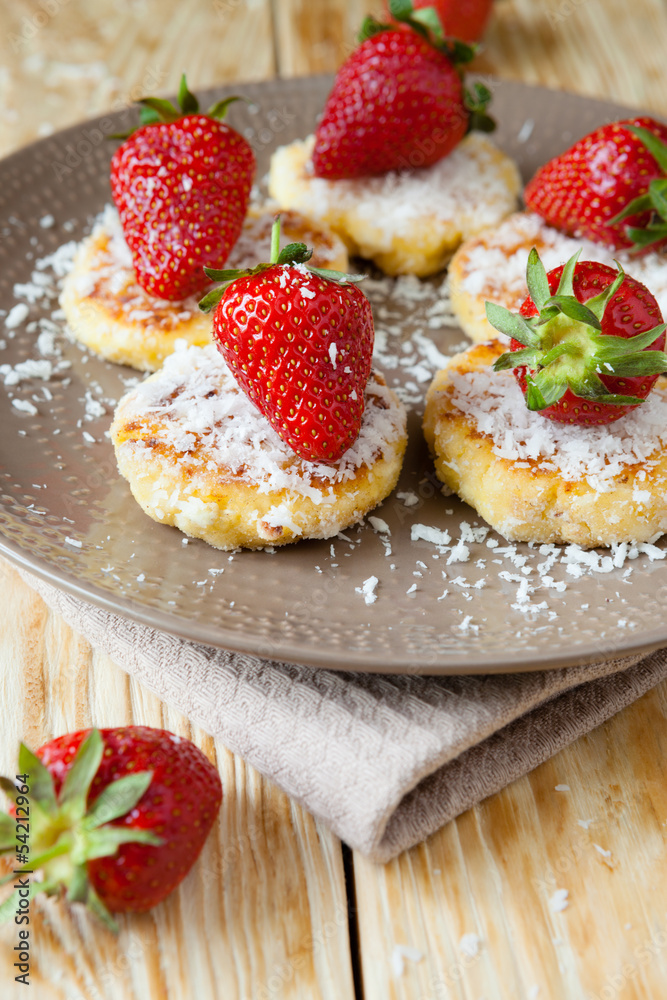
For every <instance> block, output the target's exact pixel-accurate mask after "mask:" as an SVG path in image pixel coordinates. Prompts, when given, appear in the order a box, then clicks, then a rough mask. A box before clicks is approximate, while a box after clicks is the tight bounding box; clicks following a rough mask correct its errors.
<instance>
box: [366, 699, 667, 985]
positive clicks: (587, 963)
mask: <svg viewBox="0 0 667 1000" xmlns="http://www.w3.org/2000/svg"><path fill="white" fill-rule="evenodd" d="M557 785H568V786H569V790H567V791H556V786H557ZM665 817H667V684H663V685H662V687H661V688H659V689H658V690H657V691H655V692H653V693H651V694H649V695H647V696H646V697H644V698H642V699H641V700H640V701H639V702H637V703H636V704H635V705H633V706H632V707H631V708H629V709H628V710H626V711H625V712H623V713H621V714H620V715H619V716H617V717H616V718H615V719H613V720H612V721H611V722H610V723H608V724H607V725H606V726H603V727H601V728H600V729H598V730H596V731H595V732H594V733H592V734H590V735H589V736H588V737H586V738H584V739H581V740H579V741H578V742H577V743H576V744H575V745H574V746H572V747H571V748H569V749H567V750H565V751H563V752H561V753H560V754H558V756H557V757H555V758H554V759H553V760H552V761H549V762H548V763H546V764H544V765H543V766H542V767H540V768H538V769H537V770H536V771H534V772H533V773H532V774H531V775H529V776H528V777H526V778H525V779H523V780H522V781H518V782H515V783H514V784H513V785H512V786H510V787H509V788H508V789H506V790H505V791H504V792H502V793H501V794H499V795H496V796H493V797H492V798H491V799H489V800H487V801H486V802H484V803H482V804H481V805H480V806H478V807H477V808H476V809H473V810H470V811H469V812H468V813H466V814H465V815H464V816H462V817H460V818H459V819H458V820H457V821H455V822H453V823H450V824H449V825H448V826H447V827H445V829H444V830H442V831H441V832H440V833H438V834H436V835H434V836H433V837H431V838H430V839H429V840H428V841H427V842H426V843H425V844H424V845H422V846H420V847H418V848H416V849H414V850H412V851H409V852H407V853H406V854H404V855H402V856H401V857H400V858H399V859H398V860H397V861H395V862H393V863H392V864H390V865H387V866H386V867H384V868H382V867H379V866H375V865H373V864H371V863H369V862H368V861H365V860H363V859H362V858H360V857H359V856H355V880H356V892H357V906H358V911H359V917H358V919H359V928H360V939H361V954H362V968H363V980H364V996H365V1000H388V998H391V1000H394V998H396V1000H413V998H417V997H419V998H421V997H422V996H424V997H426V996H428V997H434V998H440V997H443V998H444V997H447V998H448V1000H449V998H451V1000H478V998H479V997H484V1000H506V998H509V997H517V998H521V1000H526V998H539V1000H572V998H574V997H576V998H579V997H581V998H584V997H586V998H591V1000H593V998H595V1000H599V998H601V997H603V998H611V997H614V998H615V997H616V996H617V995H618V996H619V997H622V998H623V1000H662V998H663V997H664V995H665V982H667V914H666V912H665V899H667V864H665V860H666V858H667V832H666V829H665ZM579 821H582V823H583V824H585V827H586V828H585V827H584V826H582V825H580V822H579ZM589 821H590V822H589ZM559 889H562V890H567V892H568V894H569V895H568V905H567V907H566V908H565V909H564V910H562V912H556V910H555V908H554V907H555V899H554V894H555V893H556V892H557V890H559ZM469 934H474V935H477V936H478V937H479V939H480V940H479V947H478V951H477V954H470V955H466V947H465V944H466V942H465V940H463V944H462V939H464V936H465V935H469ZM396 945H403V946H408V947H411V948H414V949H416V950H417V952H419V953H421V955H422V956H423V957H422V958H421V960H420V961H411V960H410V959H409V958H408V959H406V960H405V961H404V966H405V968H404V972H403V975H397V971H396V969H392V955H393V953H394V948H395V946H396ZM469 949H470V951H471V952H473V951H474V950H475V949H474V944H472V945H471V944H470V943H469ZM605 991H606V992H605Z"/></svg>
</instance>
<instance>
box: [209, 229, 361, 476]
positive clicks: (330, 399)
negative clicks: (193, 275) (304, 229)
mask: <svg viewBox="0 0 667 1000" xmlns="http://www.w3.org/2000/svg"><path fill="white" fill-rule="evenodd" d="M279 238H280V223H279V220H278V219H276V222H275V224H274V229H273V233H272V240H271V263H270V264H259V265H258V266H257V267H255V268H253V269H252V270H250V269H247V270H244V271H212V270H209V269H207V272H206V273H207V274H208V276H209V277H210V278H212V279H213V280H214V281H223V282H225V285H224V286H223V287H221V288H218V289H215V290H214V291H213V292H211V293H209V295H207V296H206V298H205V299H203V300H202V302H201V303H200V308H201V309H203V310H204V311H205V312H208V311H209V310H210V309H212V308H213V306H214V305H216V304H217V308H216V311H215V315H214V317H213V334H214V337H215V339H216V341H217V344H218V348H219V350H220V351H221V353H222V355H223V357H224V359H225V361H226V362H227V364H228V366H229V368H230V369H231V371H232V373H233V375H234V377H235V378H236V380H237V382H238V383H239V385H240V386H241V388H242V389H243V391H244V392H245V393H246V395H247V396H248V397H249V398H250V399H251V400H252V401H253V403H255V405H256V406H257V407H258V408H259V409H260V410H261V411H262V413H263V414H264V416H265V417H266V418H267V420H268V421H269V423H270V424H271V425H272V427H273V428H274V429H275V430H276V431H277V433H278V434H279V435H280V437H281V438H283V440H284V441H286V442H287V444H288V445H289V446H290V448H291V449H292V450H293V451H295V452H296V454H297V455H299V456H300V457H301V458H304V459H306V460H307V461H311V462H325V463H330V464H333V463H335V462H337V461H338V459H339V458H340V457H341V456H342V455H343V454H344V453H345V452H346V451H347V449H348V448H349V447H350V446H351V445H352V444H353V443H354V441H355V440H356V439H357V437H358V435H359V431H360V428H361V421H362V417H363V413H364V390H365V388H366V383H367V382H368V376H369V374H370V369H371V357H372V354H373V339H374V329H373V315H372V312H371V307H370V303H369V302H368V299H367V298H366V296H365V295H364V294H363V293H362V292H361V291H360V290H359V289H358V288H356V287H355V285H354V284H353V282H355V281H359V280H360V278H361V276H359V275H346V274H341V273H340V272H338V271H327V270H323V269H320V268H314V267H306V264H305V262H306V261H307V260H309V258H310V256H311V253H312V251H309V250H308V249H307V248H306V246H305V245H304V244H303V243H291V244H290V245H289V246H287V247H285V248H284V250H283V251H282V252H280V253H279V251H278V245H279Z"/></svg>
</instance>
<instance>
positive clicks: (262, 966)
mask: <svg viewBox="0 0 667 1000" xmlns="http://www.w3.org/2000/svg"><path fill="white" fill-rule="evenodd" d="M0 593H2V595H3V600H2V602H0V699H1V704H2V706H3V712H2V741H0V773H2V774H13V773H14V772H15V758H16V750H17V748H18V742H19V740H20V739H23V740H24V741H25V742H26V743H28V744H29V745H31V746H33V747H37V746H39V745H40V744H41V743H43V742H44V741H45V740H46V739H48V738H50V737H51V736H52V735H57V734H60V733H64V732H68V731H71V730H76V729H78V728H81V727H84V726H89V725H91V724H95V725H98V726H113V725H121V724H127V723H129V722H134V723H137V724H140V725H150V726H157V727H163V728H166V729H169V730H171V731H172V732H174V733H177V734H178V735H180V736H185V737H187V738H188V739H192V740H193V741H194V742H195V743H196V744H197V745H198V746H199V747H201V748H202V750H203V751H204V752H205V753H206V754H207V756H208V757H210V759H211V760H213V761H215V763H216V764H217V766H218V767H219V769H220V773H221V777H222V782H223V788H224V790H225V795H224V799H223V805H222V809H221V812H220V818H219V821H218V823H217V824H216V826H215V827H214V830H213V833H212V834H211V836H210V837H209V840H208V841H207V843H206V846H205V848H204V851H203V853H202V855H201V857H200V859H199V860H198V862H197V864H196V865H195V867H194V869H193V870H192V872H190V874H189V875H188V877H187V878H186V880H185V881H184V882H183V884H182V885H181V887H180V888H179V889H178V890H177V891H176V892H175V893H174V894H173V895H172V896H170V897H169V899H168V900H167V901H166V902H165V903H163V904H162V905H161V906H159V907H158V908H156V909H155V910H153V911H152V912H150V913H148V914H145V915H142V916H127V917H123V918H121V920H120V924H121V931H120V934H119V936H118V938H117V939H115V938H114V937H113V935H111V934H110V933H109V932H108V931H106V930H105V929H104V928H103V927H101V926H100V925H99V924H98V923H96V921H95V920H94V918H92V917H88V916H87V915H86V914H84V913H82V912H80V909H79V908H71V907H69V906H67V905H65V904H64V903H60V902H58V901H56V900H44V901H37V900H36V901H34V902H33V904H32V905H33V915H34V920H33V922H32V924H31V945H32V948H33V950H34V954H33V959H32V968H31V980H32V988H33V991H32V993H31V995H33V996H36V997H38V998H39V1000H83V998H85V1000H99V998H103V1000H148V998H150V1000H163V998H164V1000H190V998H192V1000H203V998H205V1000H235V998H239V1000H245V998H253V1000H255V998H258V1000H269V998H270V997H274V996H275V997H280V998H283V997H284V998H285V1000H288V998H289V1000H299V998H302V997H305V996H307V997H309V998H311V997H312V998H313V1000H341V998H348V997H352V996H353V995H354V992H353V986H352V974H351V964H350V952H349V938H348V917H347V902H346V895H345V879H344V873H343V868H342V861H341V848H340V843H339V842H338V841H337V839H336V838H335V837H333V836H332V835H331V834H330V833H329V832H328V831H327V830H325V829H323V828H321V827H319V826H318V825H317V824H316V823H315V821H314V820H313V819H312V817H310V816H309V815H308V814H306V813H304V812H303V810H302V809H300V808H299V807H298V806H296V805H294V804H293V803H292V802H290V800H289V799H288V798H287V797H286V796H285V795H283V794H282V793H281V792H279V791H278V790H277V789H276V787H275V786H274V785H272V784H270V783H269V782H268V781H265V780H264V779H262V778H261V777H260V775H258V774H257V772H256V771H254V770H253V769H252V768H250V767H247V766H246V765H245V764H244V763H243V761H241V760H240V759H239V758H236V757H234V756H233V754H231V753H230V752H229V751H227V750H225V748H224V747H223V746H222V745H221V744H219V743H216V742H214V741H213V740H212V739H211V738H210V737H209V736H207V735H206V734H205V733H204V732H202V731H201V730H199V729H197V728H195V727H192V726H191V725H190V723H189V722H188V720H187V719H186V718H185V717H184V716H183V715H181V714H180V713H179V712H176V711H174V710H172V709H170V708H169V707H168V706H166V705H164V704H162V703H161V702H160V701H159V699H158V698H156V697H155V696H154V695H153V694H150V693H149V692H147V691H146V690H145V689H144V688H142V687H141V686H140V685H139V684H137V683H136V682H135V681H134V680H132V679H130V678H129V677H128V676H127V675H126V674H125V673H124V672H123V671H121V670H120V669H119V668H118V667H117V666H115V665H114V664H113V663H112V662H111V660H109V658H108V657H107V656H105V655H103V654H100V653H97V652H95V651H93V650H91V648H90V647H89V646H88V644H87V643H86V642H85V641H84V640H83V639H81V638H80V637H78V636H77V635H75V633H73V632H72V630H71V629H69V628H68V627H67V626H66V625H65V624H64V623H63V622H62V620H61V619H60V618H59V617H58V616H55V615H53V614H51V613H50V612H49V611H48V609H47V608H46V606H45V605H44V604H43V602H42V601H41V600H40V598H38V597H37V596H36V595H35V594H34V593H33V592H32V591H31V590H30V589H29V588H28V587H27V586H26V585H25V584H24V583H23V582H22V581H21V580H20V579H19V577H18V575H17V574H16V573H15V571H14V570H13V569H12V568H11V567H10V566H9V564H8V563H7V562H6V561H5V560H0ZM16 930H17V928H16V927H15V926H14V925H13V924H10V925H7V926H5V927H3V928H1V929H0V984H1V986H0V996H2V998H3V1000H15V998H18V997H23V996H24V995H25V987H23V986H20V985H15V984H14V975H15V973H14V971H13V969H12V964H13V962H14V956H13V951H12V949H13V947H14V945H15V944H16V943H17V942H18V939H17V937H16Z"/></svg>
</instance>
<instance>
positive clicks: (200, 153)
mask: <svg viewBox="0 0 667 1000" xmlns="http://www.w3.org/2000/svg"><path fill="white" fill-rule="evenodd" d="M233 100H236V98H230V99H228V100H225V101H219V102H218V103H217V104H214V105H213V106H212V107H211V108H209V110H208V111H207V112H206V113H205V114H203V113H200V111H199V104H198V102H197V99H196V98H195V97H194V95H193V94H191V93H190V91H189V90H188V88H187V84H186V81H185V76H184V77H183V79H182V81H181V89H180V92H179V104H180V110H179V109H177V108H176V107H174V105H173V104H171V103H170V102H169V101H165V100H161V99H159V98H153V97H148V98H145V99H144V100H143V101H141V102H140V103H141V104H142V105H143V108H142V121H143V122H144V123H147V124H143V125H142V127H140V128H139V129H137V130H136V131H134V132H132V133H131V134H130V135H129V136H127V137H126V139H125V142H123V144H122V145H121V146H120V147H119V148H118V149H117V150H116V152H115V153H114V156H113V159H112V161H111V191H112V194H113V199H114V202H115V203H116V207H117V208H118V212H119V214H120V221H121V224H122V227H123V233H124V235H125V239H126V241H127V243H128V245H129V247H130V250H131V252H132V260H133V263H134V267H135V271H136V274H137V280H138V282H139V284H140V285H141V286H142V288H144V289H145V290H146V291H147V292H149V293H150V294H151V295H154V296H156V297H157V298H160V299H169V300H179V299H184V298H187V297H188V296H189V295H195V294H199V293H201V292H202V291H203V290H204V289H205V288H206V285H207V281H206V277H205V275H204V272H203V270H202V268H203V267H204V266H205V265H209V266H215V265H217V266H222V265H223V264H224V263H225V261H226V259H227V257H228V255H229V252H230V250H231V249H232V247H233V246H234V244H235V243H236V241H237V239H238V237H239V234H240V232H241V227H242V225H243V220H244V218H245V214H246V209H247V207H248V199H249V197H250V188H251V186H252V181H253V176H254V172H255V157H254V154H253V152H252V149H251V148H250V146H249V144H248V143H247V142H246V140H245V139H244V138H243V136H241V135H239V133H238V132H236V131H234V129H232V128H230V127H229V126H228V125H225V123H224V122H223V121H221V120H219V119H222V118H224V116H225V114H226V111H227V108H228V105H229V104H230V103H231V101H233Z"/></svg>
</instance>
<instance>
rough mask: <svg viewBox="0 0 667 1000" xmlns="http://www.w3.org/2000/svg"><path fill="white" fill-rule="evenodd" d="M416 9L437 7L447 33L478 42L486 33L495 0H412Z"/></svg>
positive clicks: (466, 40) (450, 35)
mask: <svg viewBox="0 0 667 1000" xmlns="http://www.w3.org/2000/svg"><path fill="white" fill-rule="evenodd" d="M412 5H413V7H414V8H415V10H420V9H422V8H424V7H435V9H436V11H437V13H438V17H439V18H440V21H441V23H442V27H443V29H444V32H445V34H446V35H448V36H449V37H450V38H451V37H455V38H460V39H462V41H464V42H478V41H479V40H480V38H481V37H482V35H483V34H484V29H485V28H486V25H487V22H488V20H489V17H490V16H491V8H492V6H493V0H412Z"/></svg>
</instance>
